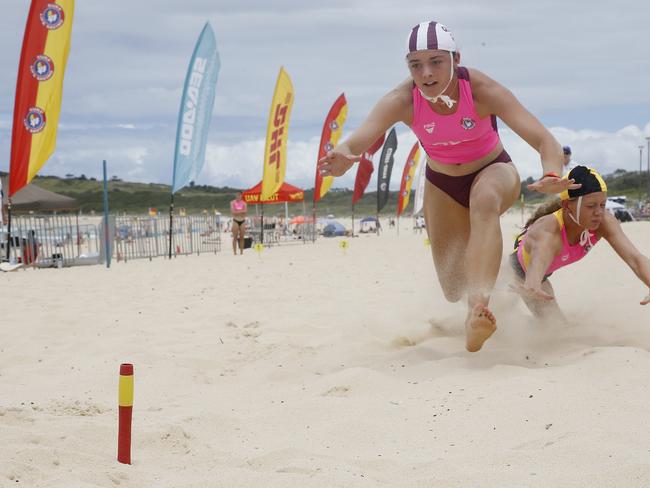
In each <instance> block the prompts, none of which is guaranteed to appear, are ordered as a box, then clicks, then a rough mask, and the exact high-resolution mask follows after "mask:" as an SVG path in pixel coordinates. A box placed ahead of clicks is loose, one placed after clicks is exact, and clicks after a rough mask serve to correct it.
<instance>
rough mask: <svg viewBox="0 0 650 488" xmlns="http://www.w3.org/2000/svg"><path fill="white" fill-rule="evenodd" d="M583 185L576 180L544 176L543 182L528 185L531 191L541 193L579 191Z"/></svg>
mask: <svg viewBox="0 0 650 488" xmlns="http://www.w3.org/2000/svg"><path fill="white" fill-rule="evenodd" d="M581 186H582V185H581V184H580V183H576V182H575V180H569V179H564V178H559V177H557V176H544V177H542V179H541V180H539V181H536V182H535V183H531V184H530V185H528V189H529V190H535V191H538V192H540V193H547V194H551V193H562V192H563V191H564V190H577V189H578V188H580V187H581Z"/></svg>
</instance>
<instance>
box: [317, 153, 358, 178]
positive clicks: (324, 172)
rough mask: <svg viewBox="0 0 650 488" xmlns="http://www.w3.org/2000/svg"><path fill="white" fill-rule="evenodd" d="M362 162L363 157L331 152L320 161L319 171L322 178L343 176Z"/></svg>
mask: <svg viewBox="0 0 650 488" xmlns="http://www.w3.org/2000/svg"><path fill="white" fill-rule="evenodd" d="M360 160H361V156H354V155H352V154H349V155H348V154H343V153H340V152H337V151H336V150H334V151H329V152H328V153H327V154H326V155H325V156H324V157H323V158H321V159H320V160H319V161H318V171H319V172H320V174H321V176H343V175H344V174H345V173H346V171H347V170H349V169H350V168H351V167H352V165H353V164H354V163H356V162H358V161H360Z"/></svg>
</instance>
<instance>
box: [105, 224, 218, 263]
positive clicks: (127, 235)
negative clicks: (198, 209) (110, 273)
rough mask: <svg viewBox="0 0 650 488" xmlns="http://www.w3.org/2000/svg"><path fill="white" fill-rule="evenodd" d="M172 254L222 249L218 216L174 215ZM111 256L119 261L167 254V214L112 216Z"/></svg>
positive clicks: (151, 257) (198, 252) (213, 251)
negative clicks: (113, 224)
mask: <svg viewBox="0 0 650 488" xmlns="http://www.w3.org/2000/svg"><path fill="white" fill-rule="evenodd" d="M172 229H173V245H172V255H173V256H178V255H184V254H195V253H196V254H201V253H209V252H212V253H217V252H219V251H221V222H220V217H219V216H218V215H187V216H180V217H174V223H173V227H172ZM113 234H114V236H115V241H114V246H113V257H114V258H115V259H116V260H118V261H128V260H130V259H143V258H148V259H153V258H154V257H158V256H167V255H168V253H169V217H163V216H156V217H134V216H118V217H115V229H114V231H113Z"/></svg>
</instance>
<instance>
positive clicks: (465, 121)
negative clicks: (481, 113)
mask: <svg viewBox="0 0 650 488" xmlns="http://www.w3.org/2000/svg"><path fill="white" fill-rule="evenodd" d="M460 126H461V127H462V128H463V129H465V130H470V129H473V128H474V127H476V122H474V119H472V118H470V117H463V118H462V119H461V121H460Z"/></svg>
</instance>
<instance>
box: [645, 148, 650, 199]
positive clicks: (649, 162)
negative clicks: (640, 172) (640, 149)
mask: <svg viewBox="0 0 650 488" xmlns="http://www.w3.org/2000/svg"><path fill="white" fill-rule="evenodd" d="M645 141H646V142H647V143H648V149H647V150H646V156H647V157H648V198H649V199H650V136H646V138H645Z"/></svg>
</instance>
